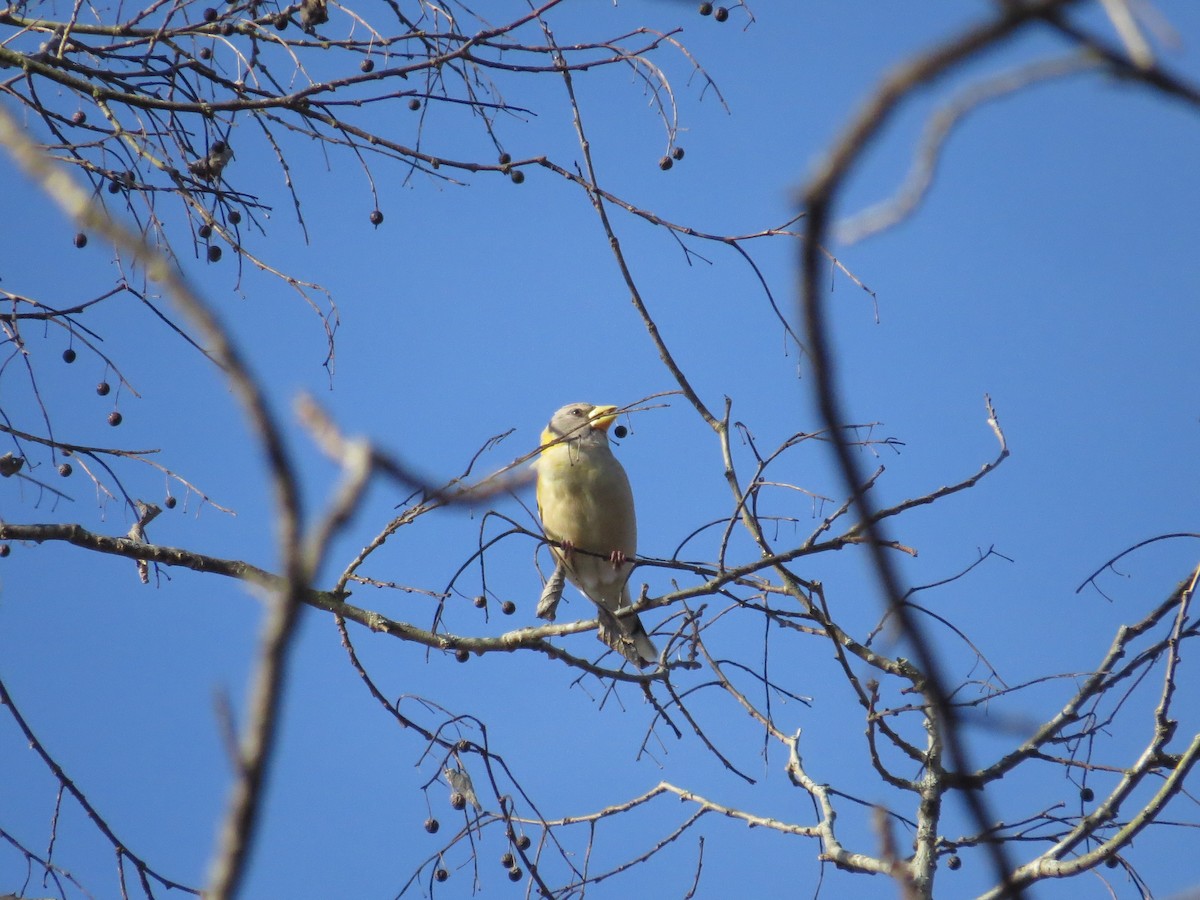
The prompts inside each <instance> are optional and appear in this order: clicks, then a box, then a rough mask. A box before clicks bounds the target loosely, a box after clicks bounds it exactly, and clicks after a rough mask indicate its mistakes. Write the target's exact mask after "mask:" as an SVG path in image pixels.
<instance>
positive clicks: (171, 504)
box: [163, 496, 179, 509]
mask: <svg viewBox="0 0 1200 900" xmlns="http://www.w3.org/2000/svg"><path fill="white" fill-rule="evenodd" d="M178 505H179V501H178V500H176V499H175V498H174V497H171V496H168V497H167V499H166V500H164V501H163V506H165V507H166V508H167V509H174V508H175V507H176V506H178Z"/></svg>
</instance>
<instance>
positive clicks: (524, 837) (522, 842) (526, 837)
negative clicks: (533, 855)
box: [517, 834, 530, 850]
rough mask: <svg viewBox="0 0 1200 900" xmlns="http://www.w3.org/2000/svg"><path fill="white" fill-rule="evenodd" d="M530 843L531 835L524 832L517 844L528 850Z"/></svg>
mask: <svg viewBox="0 0 1200 900" xmlns="http://www.w3.org/2000/svg"><path fill="white" fill-rule="evenodd" d="M529 843H530V841H529V835H527V834H523V835H521V836H520V837H519V838H517V846H518V847H520V848H521V849H522V850H528V849H529Z"/></svg>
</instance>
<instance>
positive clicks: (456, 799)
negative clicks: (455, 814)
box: [450, 791, 467, 809]
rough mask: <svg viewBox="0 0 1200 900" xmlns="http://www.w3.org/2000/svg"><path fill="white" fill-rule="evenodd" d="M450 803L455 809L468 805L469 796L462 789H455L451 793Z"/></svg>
mask: <svg viewBox="0 0 1200 900" xmlns="http://www.w3.org/2000/svg"><path fill="white" fill-rule="evenodd" d="M450 805H451V806H452V807H454V808H455V809H462V808H463V807H465V806H466V805H467V798H466V797H464V796H463V795H462V793H461V792H460V791H455V792H454V793H453V794H451V795H450Z"/></svg>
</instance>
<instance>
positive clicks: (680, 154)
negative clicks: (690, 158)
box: [671, 147, 683, 160]
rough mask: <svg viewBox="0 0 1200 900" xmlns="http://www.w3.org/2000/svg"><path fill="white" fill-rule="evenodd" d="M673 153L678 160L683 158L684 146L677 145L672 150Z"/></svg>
mask: <svg viewBox="0 0 1200 900" xmlns="http://www.w3.org/2000/svg"><path fill="white" fill-rule="evenodd" d="M671 155H672V156H673V157H675V159H677V160H679V159H683V148H682V147H676V148H675V149H674V150H672V151H671Z"/></svg>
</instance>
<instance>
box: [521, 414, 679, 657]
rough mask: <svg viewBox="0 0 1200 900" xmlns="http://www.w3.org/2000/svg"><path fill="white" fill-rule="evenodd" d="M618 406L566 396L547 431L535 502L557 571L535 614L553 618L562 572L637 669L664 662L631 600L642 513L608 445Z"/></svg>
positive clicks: (608, 639) (603, 634)
mask: <svg viewBox="0 0 1200 900" xmlns="http://www.w3.org/2000/svg"><path fill="white" fill-rule="evenodd" d="M616 418H617V407H615V406H594V405H592V404H591V403H568V404H567V405H566V406H564V407H562V408H561V409H559V410H558V411H557V412H555V413H554V415H553V417H551V419H550V424H549V425H547V426H546V428H545V430H544V431H543V432H542V437H541V447H540V454H539V456H538V459H537V462H536V463H535V466H536V469H537V506H538V516H539V518H540V519H541V523H542V531H543V533H544V534H545V536H546V538H547V539H549V540H550V541H552V542H553V543H552V544H551V547H550V549H551V552H552V553H553V555H554V559H555V563H556V565H555V572H554V575H553V576H552V577H551V579H550V582H549V583H548V584H547V585H546V590H545V591H543V593H542V602H541V603H539V605H538V611H537V614H538V615H539V616H540V617H541V618H544V619H549V620H553V619H554V613H555V607H556V606H557V602H558V598H559V596H560V595H561V592H562V579H563V576H565V577H566V578H567V580H569V581H570V582H571V583H572V584H573V585H575V587H577V588H579V590H581V591H582V592H583V594H584V596H586V597H587V598H588V599H589V600H591V601H592V602H593V603H595V604H596V609H597V617H598V620H599V629H598V632H597V637H599V638H600V640H601V641H603V642H604V643H605V644H607V645H608V646H609V647H611V648H612V649H614V650H616V651H617V652H618V653H620V654H621V655H622V656H623V657H625V658H626V659H627V660H629V661H630V662H632V663H633V664H634V665H636V666H637V667H638V668H645V667H646V666H648V665H651V664H653V663H655V662H657V661H658V650H657V649H656V648H655V646H654V643H653V642H652V641H651V640H650V636H649V635H648V634H647V633H646V629H645V627H644V626H643V625H642V622H641V620H640V619H639V618H638V617H637V615H636V614H629V615H624V616H617V615H615V613H616V612H617V611H618V610H621V609H625V608H627V607H629V606H630V605H631V604H630V601H629V584H628V582H629V576H630V574H631V573H632V572H633V563H632V561H631V560H632V559H633V557H634V556H635V555H636V553H637V517H636V515H635V514H634V508H633V490H632V489H631V488H630V486H629V476H627V475H626V474H625V469H624V468H623V467H622V466H621V463H620V462H619V461H618V460H617V458H616V457H615V456H614V455H613V452H612V448H611V447H610V446H609V444H608V429H609V428H610V427H611V426H612V424H613V422H615V421H616Z"/></svg>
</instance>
